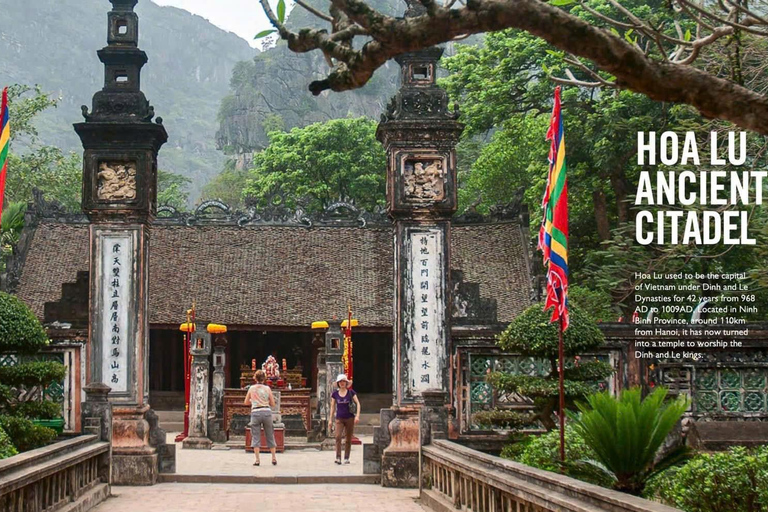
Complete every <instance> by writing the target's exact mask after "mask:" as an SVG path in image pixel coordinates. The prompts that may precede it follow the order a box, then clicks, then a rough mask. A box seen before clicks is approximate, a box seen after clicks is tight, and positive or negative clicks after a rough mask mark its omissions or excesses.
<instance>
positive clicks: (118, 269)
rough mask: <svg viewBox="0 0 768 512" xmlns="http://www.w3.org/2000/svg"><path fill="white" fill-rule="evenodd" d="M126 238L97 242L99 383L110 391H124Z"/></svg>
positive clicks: (127, 282)
mask: <svg viewBox="0 0 768 512" xmlns="http://www.w3.org/2000/svg"><path fill="white" fill-rule="evenodd" d="M132 254H133V248H132V247H131V238H130V237H129V236H106V237H104V238H102V239H101V258H102V273H101V275H102V297H103V299H104V300H103V302H102V304H103V305H102V308H103V309H102V313H101V314H102V318H103V322H102V329H103V333H102V336H103V339H104V346H103V352H102V380H103V381H104V383H105V384H107V385H108V386H109V387H111V388H112V390H113V391H127V390H128V336H129V332H128V313H129V311H128V302H129V297H130V294H131V272H132V270H133V268H132V267H133V265H132V262H131V255H132Z"/></svg>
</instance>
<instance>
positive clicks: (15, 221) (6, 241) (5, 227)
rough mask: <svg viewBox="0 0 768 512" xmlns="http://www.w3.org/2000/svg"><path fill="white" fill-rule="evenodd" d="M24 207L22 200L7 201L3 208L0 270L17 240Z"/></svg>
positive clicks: (0, 219)
mask: <svg viewBox="0 0 768 512" xmlns="http://www.w3.org/2000/svg"><path fill="white" fill-rule="evenodd" d="M26 209H27V204H26V203H25V202H24V201H17V202H13V203H8V204H6V205H5V208H3V214H2V218H0V271H2V270H5V257H6V255H7V254H9V253H10V252H11V250H12V248H13V247H14V246H15V245H16V243H17V242H18V241H19V236H20V235H21V230H22V229H23V228H24V212H25V211H26Z"/></svg>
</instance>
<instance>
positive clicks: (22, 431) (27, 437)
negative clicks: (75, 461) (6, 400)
mask: <svg viewBox="0 0 768 512" xmlns="http://www.w3.org/2000/svg"><path fill="white" fill-rule="evenodd" d="M0 428H2V429H3V430H5V432H6V433H7V434H8V437H10V438H11V443H13V445H14V446H15V447H16V449H18V450H19V451H20V452H25V451H27V450H34V449H35V448H40V447H41V446H45V445H47V444H49V443H50V442H51V441H53V440H54V439H56V432H55V431H53V430H52V429H50V428H47V427H42V426H40V425H35V424H34V423H32V422H31V421H30V420H28V419H26V418H19V417H16V416H0Z"/></svg>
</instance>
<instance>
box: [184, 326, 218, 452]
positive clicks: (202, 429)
mask: <svg viewBox="0 0 768 512" xmlns="http://www.w3.org/2000/svg"><path fill="white" fill-rule="evenodd" d="M198 324H201V325H202V322H198ZM189 352H190V354H191V355H192V374H191V377H190V384H189V436H188V437H186V438H185V439H184V441H183V442H182V445H181V447H182V448H189V449H194V450H210V448H211V445H212V444H213V443H212V442H211V440H210V439H208V382H209V381H208V379H209V372H210V365H209V363H208V356H209V355H210V354H211V335H210V334H208V333H207V332H205V331H204V330H202V329H198V330H197V331H196V332H195V333H194V334H193V335H192V346H191V348H190V351H189Z"/></svg>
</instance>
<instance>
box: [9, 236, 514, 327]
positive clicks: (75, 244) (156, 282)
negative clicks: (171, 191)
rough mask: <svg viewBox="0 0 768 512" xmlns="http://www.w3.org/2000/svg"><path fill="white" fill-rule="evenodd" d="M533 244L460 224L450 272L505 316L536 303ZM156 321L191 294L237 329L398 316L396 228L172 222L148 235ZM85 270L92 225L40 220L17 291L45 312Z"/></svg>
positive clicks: (179, 308)
mask: <svg viewBox="0 0 768 512" xmlns="http://www.w3.org/2000/svg"><path fill="white" fill-rule="evenodd" d="M526 243H527V241H526V240H525V239H524V237H523V235H522V233H521V230H520V227H519V225H518V224H516V223H499V224H485V225H473V226H454V228H453V236H452V257H453V265H452V266H453V268H454V269H458V270H461V271H462V272H463V273H464V281H465V282H475V283H479V284H480V295H481V297H483V298H493V299H496V301H497V303H498V320H499V321H503V322H508V321H510V320H511V319H513V318H514V317H515V315H516V314H517V313H519V312H520V311H522V310H523V309H524V308H525V307H526V306H527V305H528V304H529V298H528V296H529V279H528V275H529V271H528V262H527V257H526V252H525V247H526V245H525V244H526ZM150 248H151V252H150V287H149V288H150V313H149V317H150V323H153V324H174V323H178V322H179V321H181V320H182V319H183V317H184V311H185V309H186V308H188V307H189V305H190V304H191V302H192V300H193V299H194V300H195V301H196V303H197V311H198V317H199V318H201V319H203V320H205V321H212V322H217V323H224V324H230V325H236V324H237V325H259V326H308V325H309V324H310V323H311V322H312V321H315V320H322V319H327V318H330V317H332V316H333V315H334V314H336V315H340V316H341V315H343V314H344V312H345V311H346V305H347V301H351V303H352V305H353V308H354V314H355V317H356V318H358V319H359V320H360V323H361V325H366V326H391V325H392V322H393V311H392V300H393V275H392V272H393V270H392V261H393V256H392V251H393V233H392V229H391V228H389V227H376V228H373V227H368V228H354V227H315V228H311V229H307V228H304V227H281V226H247V227H236V226H231V227H227V226H195V227H187V226H169V225H156V226H154V227H153V228H152V231H151V239H150ZM80 270H88V226H87V225H84V224H64V223H60V222H58V223H57V222H49V221H43V222H40V224H39V225H38V226H37V228H36V230H35V232H34V235H33V237H32V240H31V241H30V244H29V246H28V250H27V252H26V258H25V260H24V267H23V269H22V272H21V277H20V280H19V285H18V287H17V290H16V292H17V294H18V295H19V297H20V298H21V299H22V300H24V301H25V302H26V303H27V304H29V305H30V307H31V308H32V309H33V311H34V312H35V313H36V314H37V315H38V316H40V317H42V314H43V304H44V303H45V302H51V301H56V300H59V299H60V297H61V285H62V284H63V283H65V282H74V281H75V279H76V274H77V271H80Z"/></svg>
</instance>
